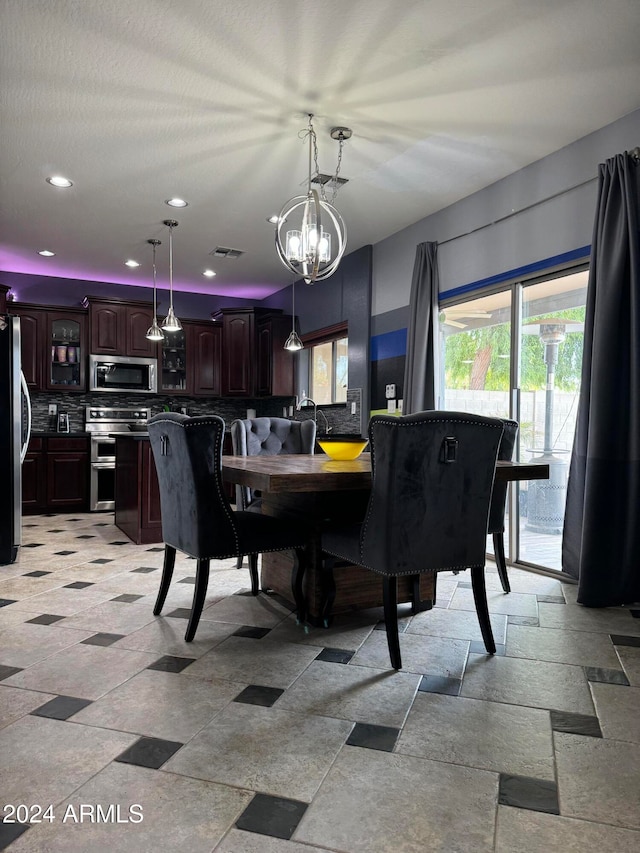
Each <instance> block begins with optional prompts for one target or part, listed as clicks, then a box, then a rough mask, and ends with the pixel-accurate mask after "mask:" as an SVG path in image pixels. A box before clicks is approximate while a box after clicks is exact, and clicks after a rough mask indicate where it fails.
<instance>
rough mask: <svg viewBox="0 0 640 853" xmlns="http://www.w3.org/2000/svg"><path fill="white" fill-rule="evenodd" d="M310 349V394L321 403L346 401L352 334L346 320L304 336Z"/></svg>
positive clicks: (306, 345)
mask: <svg viewBox="0 0 640 853" xmlns="http://www.w3.org/2000/svg"><path fill="white" fill-rule="evenodd" d="M302 340H303V343H304V345H305V349H307V350H308V351H309V396H310V397H311V398H312V399H313V400H315V402H316V404H317V405H318V406H330V405H332V404H334V403H346V402H347V388H348V385H349V337H348V326H347V323H338V324H336V325H335V326H331V327H329V328H325V329H318V330H317V331H315V332H310V333H309V334H307V335H304V336H303V338H302Z"/></svg>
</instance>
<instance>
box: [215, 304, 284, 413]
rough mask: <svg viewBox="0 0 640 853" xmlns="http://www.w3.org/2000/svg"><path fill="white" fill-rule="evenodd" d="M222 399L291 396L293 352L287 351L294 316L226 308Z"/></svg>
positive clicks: (222, 317)
mask: <svg viewBox="0 0 640 853" xmlns="http://www.w3.org/2000/svg"><path fill="white" fill-rule="evenodd" d="M214 319H215V321H216V322H217V323H218V324H219V325H221V326H222V344H223V350H222V396H223V397H259V396H260V397H263V396H264V397H266V396H291V395H293V389H294V359H293V353H290V352H287V351H286V350H285V349H284V343H285V341H286V339H287V335H288V334H289V332H290V331H291V317H288V316H286V315H283V314H282V313H281V312H278V311H273V310H271V309H259V308H223V309H221V310H220V311H219V312H218V313H217V314H215V315H214Z"/></svg>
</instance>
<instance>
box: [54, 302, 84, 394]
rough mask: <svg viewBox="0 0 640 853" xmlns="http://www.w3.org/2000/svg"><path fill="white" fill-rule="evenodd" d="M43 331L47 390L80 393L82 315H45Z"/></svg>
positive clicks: (82, 341) (82, 346) (82, 383)
mask: <svg viewBox="0 0 640 853" xmlns="http://www.w3.org/2000/svg"><path fill="white" fill-rule="evenodd" d="M47 330H48V334H47V341H48V343H47V350H46V352H45V360H46V364H47V388H48V389H49V390H62V391H84V390H85V387H86V384H85V361H86V355H87V354H86V346H85V324H84V316H80V315H78V316H75V317H74V316H73V315H71V314H69V315H67V314H62V313H54V312H48V314H47Z"/></svg>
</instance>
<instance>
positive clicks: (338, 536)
mask: <svg viewBox="0 0 640 853" xmlns="http://www.w3.org/2000/svg"><path fill="white" fill-rule="evenodd" d="M502 432H503V425H502V421H501V420H499V419H497V418H486V417H482V416H480V415H471V414H466V413H462V412H447V411H428V412H418V413H416V414H413V415H406V416H404V417H399V418H396V417H388V416H386V415H376V416H374V417H373V418H372V419H371V421H370V423H369V445H370V447H371V466H372V487H371V496H370V498H369V505H368V508H367V513H366V516H365V519H364V521H363V522H362V523H361V524H355V525H349V526H345V527H333V528H331V529H329V530H327V531H326V532H324V533H323V534H322V537H321V550H322V552H323V579H324V581H325V590H326V592H325V597H324V602H323V615H325V617H326V615H327V614H329V613H330V611H331V606H332V604H333V597H334V596H335V582H334V578H333V572H334V570H335V569H336V568H337V567H338V566H339V567H340V571H348V570H349V565H359V566H364V567H365V568H367V569H371V570H372V571H374V572H378V573H379V574H381V575H382V585H383V586H382V589H383V605H384V620H385V627H386V632H387V644H388V647H389V656H390V659H391V665H392V666H393V668H394V669H401V667H402V659H401V655H400V642H399V638H398V610H397V579H398V576H400V575H415V574H419V573H422V572H429V573H437V572H441V571H462V570H463V569H467V568H468V569H471V581H472V587H473V597H474V601H475V606H476V611H477V614H478V621H479V623H480V630H481V632H482V638H483V640H484V644H485V647H486V649H487V652H489V654H494V653H495V650H496V647H495V642H494V639H493V633H492V630H491V623H490V621H489V610H488V606H487V597H486V589H485V581H484V565H485V552H486V537H487V522H488V517H489V504H490V501H491V492H492V486H493V480H494V476H495V465H496V459H497V455H498V447H499V445H500V440H501V438H502ZM325 624H327V621H325Z"/></svg>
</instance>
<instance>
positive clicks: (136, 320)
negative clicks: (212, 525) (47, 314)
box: [83, 296, 158, 358]
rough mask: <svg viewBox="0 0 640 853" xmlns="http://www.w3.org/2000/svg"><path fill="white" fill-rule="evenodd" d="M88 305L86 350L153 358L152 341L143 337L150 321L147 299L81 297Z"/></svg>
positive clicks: (154, 350) (151, 310)
mask: <svg viewBox="0 0 640 853" xmlns="http://www.w3.org/2000/svg"><path fill="white" fill-rule="evenodd" d="M83 304H84V305H85V306H86V307H87V308H88V309H89V329H90V351H91V353H92V354H94V355H130V356H134V357H140V358H155V357H156V356H157V354H158V352H157V346H156V344H155V343H154V341H150V340H148V339H147V337H146V334H147V330H148V328H149V327H150V326H151V324H152V322H153V305H152V304H151V303H150V302H132V301H127V302H123V301H121V300H119V299H98V298H96V297H93V296H87V297H85V300H84V303H83Z"/></svg>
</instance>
